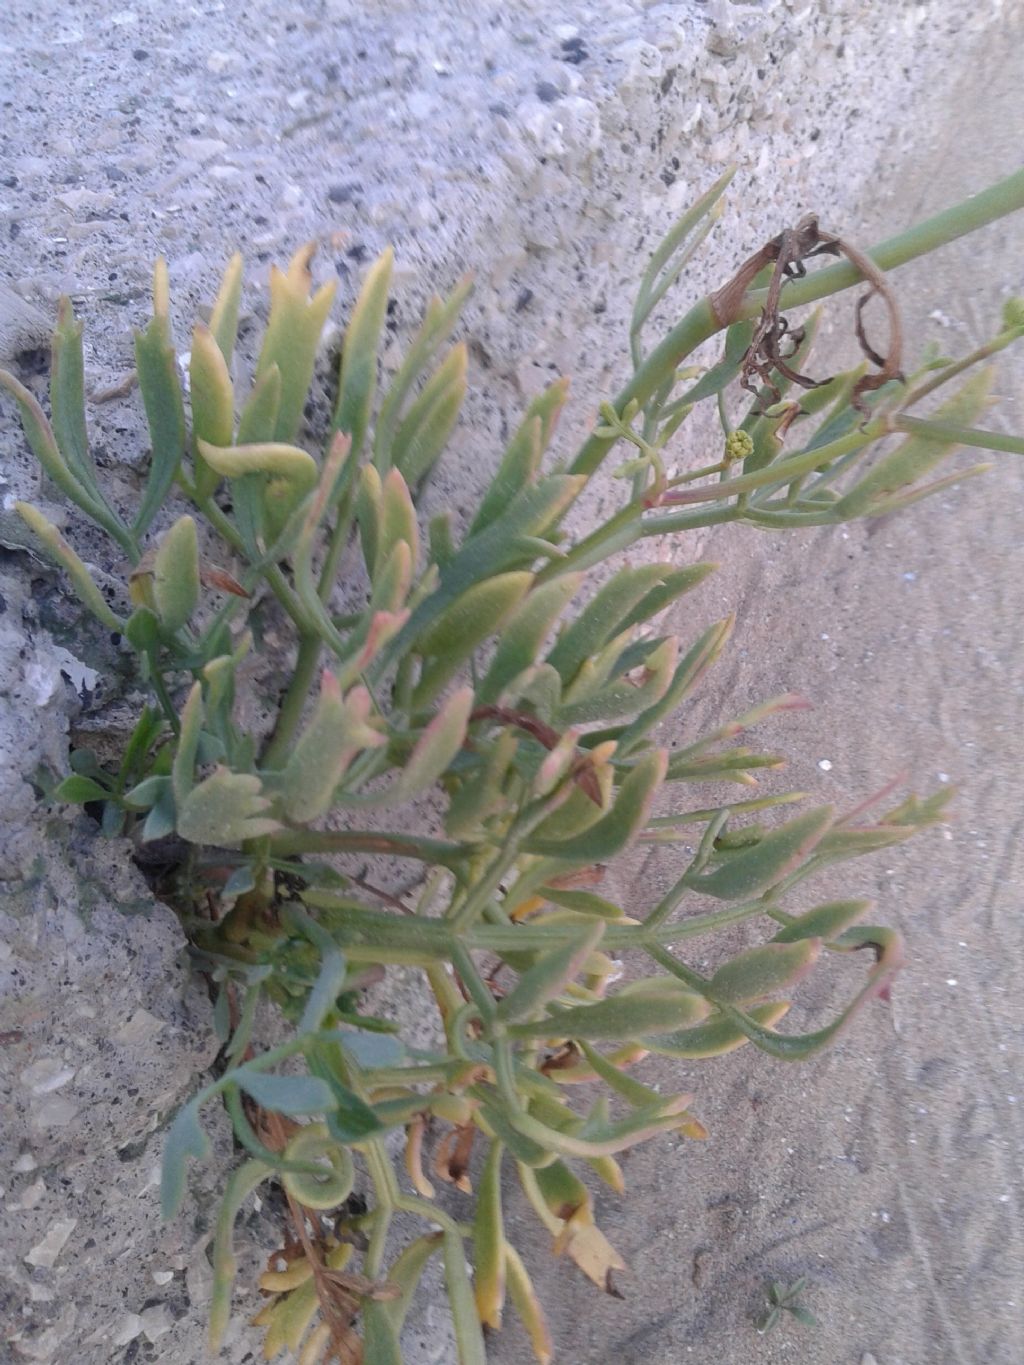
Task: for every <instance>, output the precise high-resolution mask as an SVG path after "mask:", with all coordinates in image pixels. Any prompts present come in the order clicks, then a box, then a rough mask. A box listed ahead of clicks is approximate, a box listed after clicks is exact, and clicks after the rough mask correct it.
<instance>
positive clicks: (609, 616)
mask: <svg viewBox="0 0 1024 1365" xmlns="http://www.w3.org/2000/svg"><path fill="white" fill-rule="evenodd" d="M670 572H671V566H670V565H667V564H643V565H641V566H640V567H639V568H636V569H620V570H619V572H618V573H617V574H616V575H615V576H614V578H612V579H611V580H610V581H609V582H608V583H606V584H605V585H604V587H603V588H601V589H600V591H598V592H597V593H596V594H595V595H594V597H593V598H591V600H590V601H589V602H588V603H587V604H586V606H585V607H583V609H582V610H581V612H580V614H579V615H578V616H577V617H576V619H575V621H573V623H572V625H570V626H568V627H567V628H566V629H565V630H564V631H563V632H562V634H561V635H560V636H559V639H558V643H557V644H556V645H555V647H554V648H553V649H552V650H551V652H550V654H549V655H548V658H547V661H548V663H549V664H550V665H551V666H552V668H554V669H556V670H557V672H558V675H559V677H560V678H561V679H562V681H563V683H566V682H570V681H571V680H572V678H573V677H574V676H575V674H576V673H577V671H578V670H579V668H580V667H581V666H582V665H583V663H584V662H585V661H586V660H587V659H591V658H593V656H594V655H595V654H597V653H598V652H599V651H600V650H601V649H602V648H603V647H604V646H605V645H606V644H607V643H608V642H609V640H611V639H612V638H613V637H615V636H617V635H619V634H620V633H621V631H622V622H623V619H624V618H625V617H626V616H628V615H629V613H630V612H632V611H633V609H634V608H635V607H636V605H637V603H638V602H640V601H642V600H643V598H644V597H646V596H647V594H648V593H649V592H650V591H651V589H652V588H654V587H656V586H660V585H662V584H663V583H664V582H665V579H666V577H667V575H668V574H669V573H670Z"/></svg>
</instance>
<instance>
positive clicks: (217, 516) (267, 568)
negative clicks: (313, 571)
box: [196, 498, 312, 634]
mask: <svg viewBox="0 0 1024 1365" xmlns="http://www.w3.org/2000/svg"><path fill="white" fill-rule="evenodd" d="M196 505H197V506H198V508H199V510H200V511H201V512H202V514H203V516H204V517H205V518H206V520H207V521H208V522H209V523H210V525H211V526H212V527H213V529H214V530H215V531H216V532H217V534H218V535H219V536H220V537H221V538H222V539H223V540H225V541H227V543H228V544H229V545H230V546H231V548H232V549H233V550H234V551H235V553H236V554H239V555H241V556H242V557H243V558H244V559H246V560H248V556H247V553H246V549H245V542H244V541H243V540H242V537H241V536H240V535H239V533H238V530H237V528H236V527H235V526H234V525H233V524H232V522H231V518H230V517H228V516H226V515H225V514H224V513H223V512H222V511H221V509H220V508H219V507H218V506H217V504H216V503H215V502H214V501H213V499H212V498H203V499H201V500H200V501H198V502H197V504H196ZM261 571H262V573H263V576H264V578H266V580H267V584H268V586H269V588H270V591H271V592H272V593H273V594H274V596H275V597H276V598H277V600H278V601H279V602H280V604H281V606H282V608H283V609H284V611H285V612H287V614H288V615H289V616H290V617H291V619H292V620H293V621H294V622H295V624H296V626H298V628H299V630H300V632H302V633H304V634H311V633H312V625H311V622H310V621H309V618H308V617H307V615H306V613H305V611H304V609H303V606H302V603H301V602H300V601H299V599H298V597H297V596H296V595H295V593H294V592H293V591H292V590H291V588H290V587H289V586H288V583H287V582H286V580H285V577H284V574H283V573H282V572H281V570H280V569H279V568H278V566H277V565H276V564H265V565H262V566H261Z"/></svg>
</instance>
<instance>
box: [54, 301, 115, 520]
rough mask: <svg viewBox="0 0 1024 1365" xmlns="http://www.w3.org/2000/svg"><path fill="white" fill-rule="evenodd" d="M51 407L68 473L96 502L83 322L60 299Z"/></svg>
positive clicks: (55, 336)
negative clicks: (86, 417)
mask: <svg viewBox="0 0 1024 1365" xmlns="http://www.w3.org/2000/svg"><path fill="white" fill-rule="evenodd" d="M50 410H51V412H52V414H53V433H54V436H55V437H56V440H57V445H58V447H59V448H60V452H61V454H62V455H63V457H64V459H65V461H66V462H67V466H68V468H69V469H70V470H71V473H72V474H73V475H74V477H75V478H76V479H77V480H78V481H79V483H80V484H81V485H82V486H83V488H85V489H87V490H88V491H89V493H90V494H91V495H92V496H93V497H94V498H95V499H96V501H97V502H101V503H102V502H103V501H104V499H103V496H102V494H101V493H100V490H99V486H98V484H97V482H96V466H95V465H94V464H93V461H92V456H91V455H90V453H89V437H88V433H87V431H86V425H85V370H84V364H83V359H82V324H81V323H80V322H79V321H78V320H77V319H76V318H75V315H74V313H73V312H72V311H71V301H70V300H69V299H68V298H62V299H61V301H60V303H59V305H58V309H57V326H56V329H55V331H54V333H53V345H52V348H51V352H50Z"/></svg>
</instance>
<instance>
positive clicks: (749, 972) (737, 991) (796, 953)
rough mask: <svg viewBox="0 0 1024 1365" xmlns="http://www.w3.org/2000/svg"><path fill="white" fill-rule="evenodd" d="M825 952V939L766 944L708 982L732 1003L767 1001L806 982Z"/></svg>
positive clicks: (719, 996) (715, 993)
mask: <svg viewBox="0 0 1024 1365" xmlns="http://www.w3.org/2000/svg"><path fill="white" fill-rule="evenodd" d="M820 953H821V939H819V938H801V939H799V940H798V941H797V942H795V943H766V944H765V945H764V946H763V947H761V948H751V949H750V950H749V951H748V952H745V953H740V955H739V957H735V958H733V960H732V961H731V962H727V963H726V964H725V966H724V967H719V969H718V971H717V972H715V974H714V976H713V977H712V978H711V980H710V982H709V983H708V990H709V993H710V994H711V995H712V997H713V998H714V999H716V1000H720V1001H724V1002H726V1003H727V1004H730V1005H742V1004H745V1003H747V1002H748V1001H753V1000H763V999H764V997H765V996H766V995H775V994H777V993H778V992H779V991H787V990H789V989H790V987H792V986H795V985H796V984H797V983H798V982H799V981H802V980H803V978H804V977H805V976H806V975H807V973H808V972H809V971H810V970H811V968H812V967H813V966H814V964H815V962H816V961H817V960H818V957H819V955H820Z"/></svg>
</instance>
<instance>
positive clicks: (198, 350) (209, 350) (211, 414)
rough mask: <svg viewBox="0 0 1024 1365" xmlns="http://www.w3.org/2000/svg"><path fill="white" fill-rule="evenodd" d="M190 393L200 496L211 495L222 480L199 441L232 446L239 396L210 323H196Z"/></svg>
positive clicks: (190, 369)
mask: <svg viewBox="0 0 1024 1365" xmlns="http://www.w3.org/2000/svg"><path fill="white" fill-rule="evenodd" d="M189 397H190V401H191V407H192V458H193V461H194V462H195V484H196V491H197V493H198V495H199V497H200V498H205V497H209V495H210V494H211V493H212V492H213V490H214V489H215V488H216V487H217V484H218V483H219V482H220V478H219V475H218V474H217V472H216V471H215V470H213V469H211V468H210V466H209V465H207V464H206V462H205V461H204V460H203V457H202V455H201V454H200V451H199V442H200V441H206V442H208V444H210V445H214V446H230V445H231V443H232V438H233V437H234V433H235V397H234V390H233V388H232V385H231V374H230V372H229V370H228V362H227V359H226V358H225V356H224V353H223V351H222V350H221V348H220V346H219V345H218V343H217V340H216V338H215V337H214V335H213V333H212V332H211V331H210V329H209V328H208V327H204V326H203V324H202V323H201V322H198V323H196V326H195V330H194V331H193V333H192V354H191V358H190V360H189Z"/></svg>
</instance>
